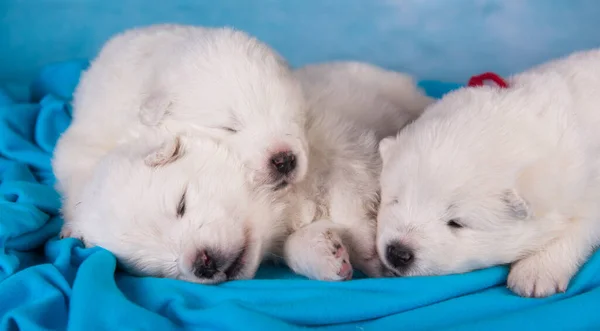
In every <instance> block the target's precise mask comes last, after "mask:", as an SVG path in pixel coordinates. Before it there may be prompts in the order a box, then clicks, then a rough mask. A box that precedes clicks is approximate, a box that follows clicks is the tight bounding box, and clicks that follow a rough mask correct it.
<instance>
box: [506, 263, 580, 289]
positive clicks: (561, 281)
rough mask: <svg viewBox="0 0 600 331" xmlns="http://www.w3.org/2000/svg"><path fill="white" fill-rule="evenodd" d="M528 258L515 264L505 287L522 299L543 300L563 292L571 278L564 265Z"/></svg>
mask: <svg viewBox="0 0 600 331" xmlns="http://www.w3.org/2000/svg"><path fill="white" fill-rule="evenodd" d="M546 260H547V259H544V258H543V257H539V256H535V255H534V256H530V257H527V258H525V259H523V260H520V261H517V262H515V263H514V264H513V265H512V266H511V268H510V273H509V274H508V280H507V286H508V288H509V289H511V290H512V291H513V292H515V293H516V294H518V295H520V296H523V297H534V298H543V297H547V296H550V295H553V294H555V293H558V292H565V291H566V290H567V286H568V285H569V281H570V280H571V277H572V276H573V275H572V274H571V273H570V272H569V271H568V268H565V265H564V264H559V263H557V261H551V262H550V261H546Z"/></svg>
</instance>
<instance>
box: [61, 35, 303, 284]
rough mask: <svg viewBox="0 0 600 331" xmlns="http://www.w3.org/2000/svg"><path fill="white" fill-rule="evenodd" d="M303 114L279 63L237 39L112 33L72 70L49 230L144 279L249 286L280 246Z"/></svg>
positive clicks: (298, 172) (296, 172)
mask: <svg viewBox="0 0 600 331" xmlns="http://www.w3.org/2000/svg"><path fill="white" fill-rule="evenodd" d="M305 115H306V111H305V106H304V97H303V92H302V89H301V86H300V84H299V83H298V82H297V80H296V79H295V78H294V77H293V76H292V72H291V71H290V70H289V68H288V67H287V65H286V64H285V62H284V61H283V60H282V59H281V58H280V57H279V56H278V55H277V54H276V53H274V52H273V51H272V50H271V49H269V48H268V47H267V46H266V45H264V44H262V43H260V42H259V41H257V40H256V39H254V38H251V37H249V36H248V35H246V34H244V33H242V32H238V31H233V30H231V29H204V28H198V27H186V26H172V25H159V26H154V27H149V28H142V29H134V30H131V31H128V32H125V33H124V34H122V35H119V36H117V37H115V38H113V39H112V40H111V41H109V42H108V43H107V44H106V45H105V46H104V48H103V49H102V51H101V52H100V54H99V56H98V57H97V59H96V60H95V61H94V62H93V63H92V65H91V66H90V68H89V70H88V71H87V72H85V73H84V74H83V76H82V78H81V82H80V84H79V86H78V87H77V90H76V92H75V96H74V114H73V122H72V124H71V126H70V127H69V128H68V129H67V131H66V132H65V133H64V134H63V135H62V137H61V138H60V140H59V142H58V144H57V146H56V150H55V154H54V159H53V169H54V172H55V175H56V178H57V189H58V190H59V191H60V192H61V193H62V195H63V198H64V203H63V209H62V212H63V215H64V218H65V225H64V226H63V230H62V232H61V234H62V235H63V236H76V237H82V239H84V240H85V242H86V244H87V245H88V246H92V245H99V246H102V247H105V248H107V249H109V250H111V251H113V252H114V253H115V254H116V255H117V257H119V259H120V260H121V261H123V262H124V264H125V265H126V266H128V267H130V269H132V270H137V271H141V272H144V273H145V274H155V275H166V276H169V277H175V278H184V279H188V280H193V281H198V282H203V283H214V282H219V281H222V280H224V279H237V278H249V277H252V275H253V271H254V270H256V268H257V266H258V264H259V262H260V260H261V259H262V256H263V255H264V254H265V253H266V252H267V251H269V250H270V248H269V247H270V245H271V244H272V243H273V242H274V241H276V240H277V239H278V238H280V237H281V235H280V234H279V230H278V229H279V226H278V225H277V224H278V223H277V222H279V221H281V219H282V217H281V215H280V213H279V210H280V208H279V207H278V203H279V202H278V200H277V199H276V197H275V196H276V195H277V194H280V192H279V191H282V190H277V189H279V188H282V187H284V186H285V185H286V184H287V183H294V182H296V181H299V180H301V179H302V178H303V177H304V175H305V172H306V168H307V146H306V139H305V137H304V135H305V119H304V117H305ZM190 135H196V138H194V139H191V138H190V137H189V136H190ZM198 136H202V137H203V138H198ZM213 141H214V142H213ZM161 146H162V147H161ZM180 156H181V157H180ZM144 160H145V161H144ZM186 187H187V189H186ZM184 192H185V194H184ZM265 206H268V208H266V207H265ZM180 208H183V210H185V215H184V213H183V212H182V211H181V210H180ZM265 210H268V212H266V211H265ZM282 229H284V230H285V227H282ZM240 250H241V251H242V252H243V254H242V253H240ZM159 252H162V253H160V254H159ZM237 257H239V259H237ZM234 258H235V261H237V262H235V263H234V262H232V261H233V260H234ZM240 261H241V262H240ZM232 263H234V264H232ZM232 265H235V266H236V267H235V268H233V269H235V270H233V269H232V267H231V266H232ZM232 270H233V271H232Z"/></svg>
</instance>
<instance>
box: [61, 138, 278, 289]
mask: <svg viewBox="0 0 600 331" xmlns="http://www.w3.org/2000/svg"><path fill="white" fill-rule="evenodd" d="M236 155H237V154H236V153H232V152H231V151H230V150H228V148H227V147H226V146H224V145H222V144H218V143H216V142H214V141H212V139H199V138H198V137H193V138H190V137H186V136H172V135H169V134H166V135H163V134H157V135H154V134H146V135H144V136H143V137H142V138H141V139H138V140H135V141H132V142H128V143H125V144H121V145H119V146H118V147H116V148H115V149H113V150H111V151H110V152H108V153H107V154H106V155H105V156H104V157H102V158H101V159H100V160H99V161H98V163H97V165H96V166H95V167H93V169H92V171H91V175H90V177H89V178H88V180H87V181H86V183H84V184H83V185H82V187H83V188H82V190H81V192H80V193H79V194H78V195H76V196H74V197H72V198H76V201H77V205H76V207H75V208H74V209H73V210H71V211H70V213H69V215H70V217H71V218H70V222H71V223H70V225H69V230H70V232H71V233H70V235H71V236H73V237H79V238H81V239H82V240H83V241H84V242H85V244H86V246H101V247H104V248H106V249H108V250H110V251H111V252H112V253H113V254H115V256H117V258H118V259H119V261H120V262H121V264H122V265H123V266H124V267H126V269H128V270H129V271H131V272H132V273H135V274H141V275H152V276H160V277H170V278H176V279H183V280H188V281H192V282H199V283H206V284H212V283H219V282H223V281H225V280H232V279H247V278H252V277H253V276H254V273H255V272H256V270H257V268H258V266H259V264H260V262H261V261H262V260H263V257H264V255H265V254H266V253H267V252H268V251H271V250H272V249H273V248H272V245H273V244H274V243H276V240H278V239H279V238H281V237H282V236H284V235H285V231H286V227H285V224H284V223H283V222H282V220H283V214H282V212H283V207H284V205H283V204H281V203H278V202H277V201H276V199H273V198H272V197H271V194H272V191H271V190H270V189H268V188H266V189H264V190H261V189H260V188H253V187H252V186H250V185H248V183H247V178H246V177H245V173H246V170H245V169H244V166H243V163H242V162H241V160H240V159H238V158H237V157H236Z"/></svg>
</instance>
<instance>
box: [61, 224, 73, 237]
mask: <svg viewBox="0 0 600 331" xmlns="http://www.w3.org/2000/svg"><path fill="white" fill-rule="evenodd" d="M72 233H73V231H71V228H70V227H69V226H67V225H63V227H62V229H60V233H59V234H58V238H59V239H65V238H70V237H71V235H72Z"/></svg>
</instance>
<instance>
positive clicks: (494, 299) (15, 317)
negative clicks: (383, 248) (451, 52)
mask: <svg viewBox="0 0 600 331" xmlns="http://www.w3.org/2000/svg"><path fill="white" fill-rule="evenodd" d="M85 66H86V63H85V62H67V63H62V64H56V65H53V66H50V67H48V68H46V69H45V70H43V71H42V73H41V74H40V76H39V78H38V79H37V80H36V81H35V82H34V83H33V84H32V87H31V91H32V98H31V100H32V101H31V103H29V104H22V103H21V104H19V103H14V102H13V101H11V99H10V98H9V97H8V96H7V95H6V94H3V93H1V92H0V198H1V199H0V328H1V329H2V330H17V329H19V330H50V329H70V330H131V329H135V330H174V329H198V330H301V329H305V328H307V327H310V328H313V329H327V330H398V329H409V330H507V329H522V330H526V329H545V330H566V329H569V330H576V329H582V330H583V329H586V330H591V329H600V312H599V310H598V309H599V303H600V254H596V255H595V256H593V258H592V259H591V260H590V261H589V262H588V263H587V264H586V265H585V266H584V267H583V268H582V269H581V271H580V272H579V274H578V275H577V277H576V278H575V279H574V280H573V281H572V283H571V285H570V287H569V290H568V291H567V293H565V294H558V295H555V296H552V297H550V298H547V299H526V298H520V297H518V296H516V295H514V294H512V293H511V292H510V291H509V290H508V289H506V285H505V284H506V276H507V273H508V269H507V268H506V267H495V268H489V269H485V270H480V271H476V272H471V273H468V274H463V275H451V276H443V277H415V278H396V279H359V280H353V281H349V282H342V283H332V282H318V281H310V280H306V279H304V278H302V277H299V276H295V275H293V274H292V273H291V272H289V271H288V270H287V269H286V268H284V267H281V266H268V265H267V266H264V267H263V268H261V270H260V272H259V274H258V276H257V278H258V279H256V280H248V281H235V282H229V283H225V284H222V285H219V286H205V285H198V284H192V283H187V282H183V281H177V280H172V279H159V278H151V277H145V278H140V277H134V276H131V275H128V274H126V273H124V272H122V271H120V269H118V268H117V267H116V266H117V263H116V260H115V257H114V256H113V255H112V254H111V253H109V252H108V251H106V250H103V249H101V248H92V249H85V248H83V246H82V243H81V242H80V241H78V240H75V239H65V240H58V239H57V233H58V231H59V228H60V225H61V222H62V220H61V218H60V216H59V208H60V197H59V195H58V194H57V193H56V191H55V190H54V189H53V187H52V185H53V182H54V179H53V176H52V172H51V169H50V157H51V153H52V149H53V147H54V145H55V143H56V140H57V138H58V136H59V135H60V133H61V132H62V131H64V130H65V129H66V128H67V126H68V125H69V122H70V117H71V108H70V105H69V99H70V97H71V94H72V92H73V88H74V87H75V85H76V84H77V80H78V78H79V74H80V72H81V70H82V69H83V68H85ZM422 86H423V87H424V88H425V89H426V90H427V91H428V92H429V93H430V94H431V95H432V96H435V97H439V96H440V95H442V94H443V93H445V92H447V91H448V90H450V89H452V88H456V87H458V85H457V84H443V83H440V82H422ZM507 240H510V238H507Z"/></svg>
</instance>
